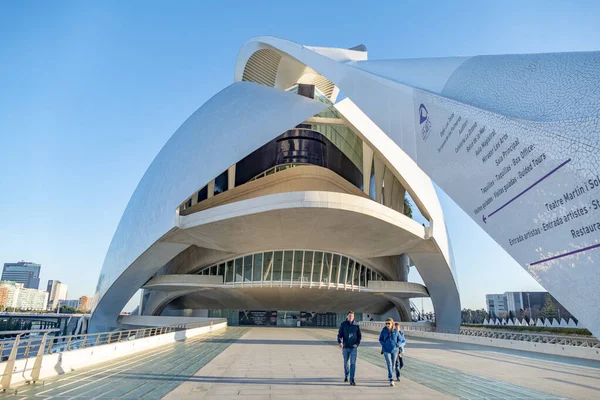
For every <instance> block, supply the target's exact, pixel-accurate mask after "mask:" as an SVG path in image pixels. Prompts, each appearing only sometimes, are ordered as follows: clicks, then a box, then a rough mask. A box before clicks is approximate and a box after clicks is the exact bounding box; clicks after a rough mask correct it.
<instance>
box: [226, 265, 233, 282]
mask: <svg viewBox="0 0 600 400" xmlns="http://www.w3.org/2000/svg"><path fill="white" fill-rule="evenodd" d="M225 281H226V282H233V260H230V261H227V264H225Z"/></svg>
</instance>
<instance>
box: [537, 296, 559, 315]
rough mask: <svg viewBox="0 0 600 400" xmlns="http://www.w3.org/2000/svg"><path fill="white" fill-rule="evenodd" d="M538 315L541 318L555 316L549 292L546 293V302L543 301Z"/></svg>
mask: <svg viewBox="0 0 600 400" xmlns="http://www.w3.org/2000/svg"><path fill="white" fill-rule="evenodd" d="M540 315H541V316H542V317H543V318H547V319H550V320H552V318H556V308H555V307H554V304H553V303H552V297H550V293H546V302H545V303H544V307H543V308H542V309H541V311H540Z"/></svg>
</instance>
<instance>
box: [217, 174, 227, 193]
mask: <svg viewBox="0 0 600 400" xmlns="http://www.w3.org/2000/svg"><path fill="white" fill-rule="evenodd" d="M228 188H229V174H228V173H227V171H225V172H223V173H222V174H221V175H219V176H217V177H216V178H215V196H216V195H218V194H219V193H223V192H226V191H227V189H228Z"/></svg>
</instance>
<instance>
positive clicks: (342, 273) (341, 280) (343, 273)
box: [338, 257, 348, 285]
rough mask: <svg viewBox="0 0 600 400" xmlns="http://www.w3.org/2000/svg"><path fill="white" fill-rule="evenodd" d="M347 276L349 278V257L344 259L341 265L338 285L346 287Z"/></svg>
mask: <svg viewBox="0 0 600 400" xmlns="http://www.w3.org/2000/svg"><path fill="white" fill-rule="evenodd" d="M347 276H348V257H342V262H341V264H340V276H339V278H338V284H340V285H345V284H346V278H347Z"/></svg>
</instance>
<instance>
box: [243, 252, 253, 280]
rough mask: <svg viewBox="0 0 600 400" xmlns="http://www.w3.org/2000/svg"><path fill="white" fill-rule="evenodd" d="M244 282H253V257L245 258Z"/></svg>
mask: <svg viewBox="0 0 600 400" xmlns="http://www.w3.org/2000/svg"><path fill="white" fill-rule="evenodd" d="M244 282H252V256H246V257H244Z"/></svg>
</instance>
